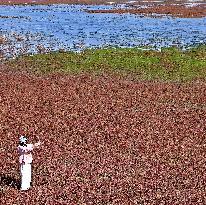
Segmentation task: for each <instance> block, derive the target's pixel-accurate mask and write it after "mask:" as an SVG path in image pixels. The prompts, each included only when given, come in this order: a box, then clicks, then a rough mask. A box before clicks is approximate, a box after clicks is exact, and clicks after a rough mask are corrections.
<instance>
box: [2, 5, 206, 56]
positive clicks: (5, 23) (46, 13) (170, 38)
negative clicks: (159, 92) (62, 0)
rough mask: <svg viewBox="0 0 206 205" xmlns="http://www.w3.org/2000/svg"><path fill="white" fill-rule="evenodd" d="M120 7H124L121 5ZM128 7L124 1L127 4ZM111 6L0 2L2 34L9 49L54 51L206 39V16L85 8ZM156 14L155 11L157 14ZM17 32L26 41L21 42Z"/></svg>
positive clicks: (186, 43) (156, 45)
mask: <svg viewBox="0 0 206 205" xmlns="http://www.w3.org/2000/svg"><path fill="white" fill-rule="evenodd" d="M119 6H120V5H119ZM123 6H124V5H121V7H123ZM105 8H107V9H108V8H113V6H110V5H107V6H106V5H100V6H97V5H63V4H61V5H26V6H25V5H21V6H0V16H15V17H21V18H0V36H2V35H3V36H5V37H7V38H8V39H9V41H8V42H7V43H6V44H4V45H1V44H0V49H1V50H4V52H5V53H10V54H11V53H12V52H13V53H16V54H18V53H21V51H22V49H24V50H26V51H27V52H34V53H35V52H36V51H37V50H36V48H37V45H39V44H42V45H44V46H45V47H46V48H50V50H57V49H59V48H64V49H66V50H79V49H82V48H87V47H103V46H121V47H131V46H141V45H149V46H152V47H153V48H155V49H158V48H161V47H165V46H166V47H167V46H171V45H177V46H179V47H181V48H187V47H190V46H193V45H196V44H200V43H206V18H205V17H204V18H174V17H171V16H166V15H159V16H156V18H153V17H143V15H135V14H105V13H104V14H101V13H96V14H91V13H86V12H84V11H82V9H105ZM153 15H154V14H153ZM16 36H21V37H22V38H23V40H21V41H19V42H17V41H16Z"/></svg>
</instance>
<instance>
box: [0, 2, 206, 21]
mask: <svg viewBox="0 0 206 205" xmlns="http://www.w3.org/2000/svg"><path fill="white" fill-rule="evenodd" d="M19 4H34V5H36V4H42V5H44V4H45V5H47V4H87V5H89V4H96V5H98V4H105V5H115V4H127V5H128V8H127V9H123V8H117V9H105V10H85V11H86V12H88V13H132V14H144V15H150V14H152V13H157V14H167V15H171V16H174V17H183V18H198V17H205V16H206V3H202V2H200V1H196V2H193V3H191V2H189V1H184V0H182V1H170V0H169V1H164V2H161V1H154V0H148V1H128V0H114V1H109V0H108V1H107V0H1V2H0V5H19ZM138 5H147V6H148V7H147V8H138Z"/></svg>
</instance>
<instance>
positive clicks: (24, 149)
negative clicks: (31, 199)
mask: <svg viewBox="0 0 206 205" xmlns="http://www.w3.org/2000/svg"><path fill="white" fill-rule="evenodd" d="M39 145H40V142H39V143H35V144H34V145H33V144H27V146H18V148H17V149H18V152H19V155H20V157H19V163H20V171H21V190H27V189H29V188H30V185H31V163H32V154H31V152H32V151H33V149H34V148H35V147H39Z"/></svg>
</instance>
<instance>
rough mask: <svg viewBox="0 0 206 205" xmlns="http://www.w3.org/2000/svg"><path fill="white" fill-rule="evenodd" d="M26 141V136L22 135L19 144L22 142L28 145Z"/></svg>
mask: <svg viewBox="0 0 206 205" xmlns="http://www.w3.org/2000/svg"><path fill="white" fill-rule="evenodd" d="M26 141H27V138H26V137H25V136H23V135H21V136H20V137H19V142H20V143H26Z"/></svg>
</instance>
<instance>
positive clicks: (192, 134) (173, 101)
mask: <svg viewBox="0 0 206 205" xmlns="http://www.w3.org/2000/svg"><path fill="white" fill-rule="evenodd" d="M0 81H1V84H0V108H1V109H0V112H1V113H0V126H1V128H0V136H1V141H0V143H1V144H0V149H1V152H0V159H1V160H0V167H1V173H0V174H1V181H0V204H24V205H25V204H70V205H72V204H75V205H76V204H121V205H123V204H150V205H153V204H154V205H155V204H158V205H159V204H172V205H175V204H178V205H180V204H185V205H194V204H205V203H206V172H205V170H206V160H205V159H206V154H205V153H206V152H205V148H206V138H205V134H206V126H205V122H206V121H205V120H206V104H205V103H206V83H205V82H193V83H191V84H178V83H166V82H165V83H164V82H144V81H143V82H134V81H132V80H129V79H127V80H126V79H125V80H123V79H122V78H118V77H115V76H108V75H103V76H100V77H92V76H91V75H89V74H82V75H80V76H66V75H57V74H56V75H50V76H39V77H37V76H32V75H28V74H22V73H18V72H16V73H14V72H5V71H1V73H0ZM18 134H25V135H27V136H28V137H29V142H31V143H32V142H36V141H37V136H39V138H40V140H41V141H42V142H43V143H44V145H43V146H42V148H41V149H40V150H39V151H36V152H35V153H34V155H33V157H34V161H33V169H32V179H33V187H32V189H31V190H29V191H28V192H25V193H24V194H22V193H21V192H20V191H19V190H18V189H17V188H16V187H15V184H14V183H16V181H17V180H19V170H18V168H19V167H18V154H17V150H16V148H17V145H18ZM12 183H13V184H12Z"/></svg>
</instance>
